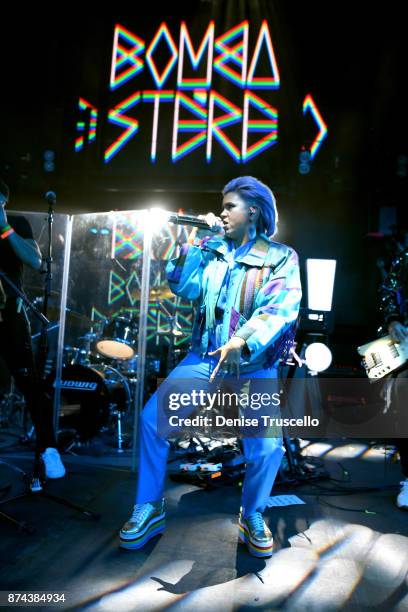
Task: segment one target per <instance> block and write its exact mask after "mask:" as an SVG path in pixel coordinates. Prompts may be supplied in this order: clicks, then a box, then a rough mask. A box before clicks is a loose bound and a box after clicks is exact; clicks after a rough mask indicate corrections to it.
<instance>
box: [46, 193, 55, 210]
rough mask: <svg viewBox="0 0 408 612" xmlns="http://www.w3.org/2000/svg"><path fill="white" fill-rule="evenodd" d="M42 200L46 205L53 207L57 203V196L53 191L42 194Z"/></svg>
mask: <svg viewBox="0 0 408 612" xmlns="http://www.w3.org/2000/svg"><path fill="white" fill-rule="evenodd" d="M44 198H45V199H46V200H47V202H48V204H53V205H54V206H55V204H56V203H57V194H56V193H55V192H54V191H47V193H46V194H44Z"/></svg>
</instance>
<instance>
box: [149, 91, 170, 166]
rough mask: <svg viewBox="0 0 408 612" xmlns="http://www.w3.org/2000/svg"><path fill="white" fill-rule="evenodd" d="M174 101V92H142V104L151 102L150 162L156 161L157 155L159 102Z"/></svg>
mask: <svg viewBox="0 0 408 612" xmlns="http://www.w3.org/2000/svg"><path fill="white" fill-rule="evenodd" d="M173 100H174V91H165V90H163V89H162V90H160V91H156V90H153V91H149V90H148V91H144V92H143V102H153V103H154V109H153V128H152V148H151V151H150V159H151V160H152V162H155V161H156V155H157V132H158V128H159V109H160V102H173Z"/></svg>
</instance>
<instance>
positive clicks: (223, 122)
mask: <svg viewBox="0 0 408 612" xmlns="http://www.w3.org/2000/svg"><path fill="white" fill-rule="evenodd" d="M216 105H217V106H218V107H220V108H222V109H223V110H224V111H227V112H226V113H225V114H223V115H220V116H219V117H216V118H214V107H215V106H216ZM241 119H242V111H241V109H240V108H238V107H237V106H235V104H232V102H230V101H229V100H227V99H226V98H224V97H223V96H221V95H220V94H219V93H217V92H216V91H212V92H211V94H210V103H209V109H208V131H207V161H208V162H209V161H211V154H212V136H213V134H214V136H215V137H216V139H217V140H218V142H219V143H220V144H221V146H222V147H223V148H224V149H225V150H226V151H227V153H228V154H229V155H231V157H232V158H233V159H235V161H236V162H239V161H240V160H241V152H240V150H239V149H238V147H237V146H236V145H235V144H234V143H233V142H232V141H231V140H230V139H229V138H228V136H227V135H226V133H225V132H224V131H223V130H222V129H221V128H225V127H227V126H229V125H234V124H235V123H238V122H240V121H241Z"/></svg>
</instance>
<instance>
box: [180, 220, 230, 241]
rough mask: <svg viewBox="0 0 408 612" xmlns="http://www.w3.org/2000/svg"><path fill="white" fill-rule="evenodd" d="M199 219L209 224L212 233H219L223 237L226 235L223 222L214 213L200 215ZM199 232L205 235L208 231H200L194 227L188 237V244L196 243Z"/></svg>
mask: <svg viewBox="0 0 408 612" xmlns="http://www.w3.org/2000/svg"><path fill="white" fill-rule="evenodd" d="M198 219H202V220H203V221H205V222H206V223H207V224H208V226H209V228H210V229H211V231H212V232H214V233H218V234H220V235H221V236H223V235H224V229H223V227H222V221H221V219H220V218H219V217H217V216H216V215H214V213H207V214H206V215H198ZM198 231H200V233H202V234H205V231H206V230H204V229H201V230H199V229H198V228H197V227H194V228H193V229H192V231H191V233H190V235H189V237H188V242H190V244H192V243H194V240H195V238H196V236H197V232H198Z"/></svg>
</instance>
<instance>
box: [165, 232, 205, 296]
mask: <svg viewBox="0 0 408 612" xmlns="http://www.w3.org/2000/svg"><path fill="white" fill-rule="evenodd" d="M203 265H204V263H203V253H202V250H201V249H200V248H199V247H198V246H195V245H192V244H188V243H186V244H183V245H182V247H181V250H180V255H179V256H178V257H176V258H175V259H171V260H170V261H169V262H168V264H167V266H166V274H167V280H168V282H169V286H170V289H171V290H172V291H173V293H175V294H176V295H179V296H180V297H183V298H186V299H188V300H196V299H197V298H198V296H199V295H200V292H201V285H202V278H203Z"/></svg>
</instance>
